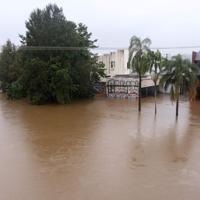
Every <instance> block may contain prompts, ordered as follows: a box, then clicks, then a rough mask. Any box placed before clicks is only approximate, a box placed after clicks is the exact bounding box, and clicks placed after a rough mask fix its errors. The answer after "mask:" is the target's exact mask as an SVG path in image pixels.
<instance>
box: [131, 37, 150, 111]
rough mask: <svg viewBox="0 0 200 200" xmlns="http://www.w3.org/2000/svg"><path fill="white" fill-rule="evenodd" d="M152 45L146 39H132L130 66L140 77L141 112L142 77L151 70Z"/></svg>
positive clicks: (139, 103) (139, 107) (139, 102)
mask: <svg viewBox="0 0 200 200" xmlns="http://www.w3.org/2000/svg"><path fill="white" fill-rule="evenodd" d="M150 45H151V40H150V39H149V38H145V39H143V40H141V39H140V38H138V37H136V36H133V37H132V38H131V39H130V46H129V60H128V66H129V67H130V68H132V69H133V71H134V72H136V73H137V74H138V76H139V101H138V110H139V112H140V111H141V90H142V76H144V75H145V73H146V72H147V71H148V70H149V65H150V63H149V58H148V54H147V53H148V51H149V47H150Z"/></svg>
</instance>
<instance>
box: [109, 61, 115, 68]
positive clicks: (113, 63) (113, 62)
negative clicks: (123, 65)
mask: <svg viewBox="0 0 200 200" xmlns="http://www.w3.org/2000/svg"><path fill="white" fill-rule="evenodd" d="M110 67H111V68H112V69H114V68H115V61H111V62H110Z"/></svg>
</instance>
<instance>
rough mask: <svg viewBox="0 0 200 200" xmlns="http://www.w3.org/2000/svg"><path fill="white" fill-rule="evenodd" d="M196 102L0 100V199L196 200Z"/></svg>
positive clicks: (199, 123)
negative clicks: (39, 103)
mask: <svg viewBox="0 0 200 200" xmlns="http://www.w3.org/2000/svg"><path fill="white" fill-rule="evenodd" d="M199 156H200V101H196V102H194V103H192V104H191V103H190V102H188V101H181V103H180V116H179V119H178V120H177V121H176V120H175V104H174V105H172V104H171V102H170V100H169V97H160V98H159V99H158V114H157V117H154V100H153V98H144V99H143V104H142V113H141V115H138V112H137V101H134V100H132V101H128V100H116V99H115V100H114V99H106V98H96V99H94V100H85V101H82V102H75V103H72V104H71V105H65V106H64V105H47V106H32V105H29V104H27V103H25V102H22V101H7V100H6V99H5V97H4V96H2V95H0V200H66V199H67V200H132V199H137V200H138V199H142V200H146V199H148V200H158V199H167V200H168V199H169V200H171V199H181V200H186V199H187V200H188V199H193V200H196V199H200V159H199Z"/></svg>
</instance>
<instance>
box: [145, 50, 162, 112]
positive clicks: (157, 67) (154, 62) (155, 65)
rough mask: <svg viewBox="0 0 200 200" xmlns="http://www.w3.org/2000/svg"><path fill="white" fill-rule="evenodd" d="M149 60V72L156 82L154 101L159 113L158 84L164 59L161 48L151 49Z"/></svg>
mask: <svg viewBox="0 0 200 200" xmlns="http://www.w3.org/2000/svg"><path fill="white" fill-rule="evenodd" d="M148 56H149V61H150V69H149V72H150V74H151V78H152V80H153V82H154V101H155V114H156V113H157V85H158V81H159V79H160V77H161V73H162V69H163V66H164V65H163V64H164V60H163V59H162V55H161V53H160V51H159V50H157V51H156V52H154V51H149V52H148Z"/></svg>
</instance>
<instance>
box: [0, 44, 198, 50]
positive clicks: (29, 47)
mask: <svg viewBox="0 0 200 200" xmlns="http://www.w3.org/2000/svg"><path fill="white" fill-rule="evenodd" d="M2 47H3V45H1V46H0V49H2ZM17 48H18V49H21V50H26V51H28V50H31V51H34V50H35V51H36V50H37V51H43V50H46V51H77V50H78V51H80V50H86V49H90V50H100V51H103V50H120V49H128V48H127V47H68V46H17ZM198 48H199V49H200V45H196V46H168V47H164V46H163V47H162V46H161V47H150V49H152V50H156V49H158V50H173V49H177V50H178V49H198Z"/></svg>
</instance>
